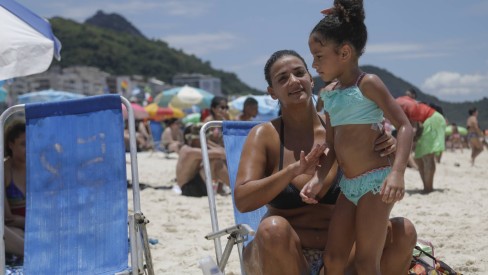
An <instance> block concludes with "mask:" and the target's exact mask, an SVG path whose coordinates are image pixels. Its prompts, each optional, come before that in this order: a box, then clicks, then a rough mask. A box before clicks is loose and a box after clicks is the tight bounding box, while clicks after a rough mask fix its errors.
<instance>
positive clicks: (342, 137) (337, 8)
mask: <svg viewBox="0 0 488 275" xmlns="http://www.w3.org/2000/svg"><path fill="white" fill-rule="evenodd" d="M324 13H325V17H324V18H323V19H322V20H320V22H319V23H318V24H317V25H316V26H315V27H314V28H313V30H312V32H311V34H310V36H309V42H308V45H309V49H310V52H311V53H312V55H313V65H312V67H313V68H314V69H315V70H316V71H317V73H318V74H319V76H320V78H321V79H322V80H324V82H327V81H334V82H333V83H332V84H330V85H329V86H328V87H327V89H328V91H327V92H325V93H322V100H323V101H324V109H325V112H326V117H327V122H326V124H327V138H326V140H327V144H328V145H329V149H330V151H329V153H328V155H327V158H329V159H337V162H338V163H339V167H340V168H341V169H342V171H343V173H344V177H342V179H341V180H340V183H339V186H340V188H341V194H340V195H339V197H338V199H337V206H336V209H335V211H334V214H333V216H332V224H331V226H330V228H329V232H328V234H329V235H328V239H329V240H328V242H327V247H326V252H325V256H324V262H325V266H326V270H327V274H328V275H330V274H338V275H339V274H340V275H342V274H344V273H345V271H346V268H347V266H348V262H349V256H350V253H351V249H352V247H353V245H354V244H355V249H356V251H355V252H356V259H355V261H354V264H355V266H356V268H357V269H358V270H361V274H382V273H386V274H393V273H387V272H382V271H381V258H382V255H383V249H384V242H385V237H386V236H387V224H388V218H389V216H390V211H391V209H392V208H393V205H394V203H395V202H396V201H399V200H401V199H402V198H403V196H404V193H405V182H404V173H405V169H406V167H407V162H408V157H409V154H410V148H411V147H412V138H413V130H412V126H411V125H410V122H409V120H408V119H407V116H406V115H405V114H404V112H403V110H402V109H401V108H400V106H399V105H398V104H397V103H396V102H395V99H394V98H393V96H392V95H391V94H390V93H389V91H388V89H387V88H386V86H385V84H384V83H383V82H382V81H381V79H380V78H378V76H376V75H372V74H367V73H365V72H362V71H361V69H360V68H359V64H358V60H359V58H360V56H361V55H362V53H363V52H364V48H365V45H366V40H367V29H366V25H365V24H364V18H365V16H364V8H363V1H362V0H352V1H351V0H335V1H334V6H333V7H332V8H330V9H328V10H325V11H324ZM383 116H385V117H386V118H387V119H388V120H389V121H390V122H391V123H392V124H393V125H394V126H395V128H396V129H397V130H398V132H397V139H398V144H397V145H398V149H397V153H396V157H395V158H394V159H390V158H383V157H381V156H380V155H379V154H378V153H377V152H375V151H374V150H373V148H372V146H370V145H369V144H372V143H373V142H374V140H375V139H377V138H378V136H380V135H381V134H382V133H383V131H384V130H383V124H382V122H383V119H384V117H383ZM329 161H330V160H329ZM325 167H327V164H326V165H325ZM323 185H324V181H323V180H322V179H321V178H320V177H319V178H318V180H312V181H310V182H309V183H307V185H306V186H305V187H303V189H302V192H301V195H302V197H303V199H304V201H305V202H309V203H317V199H316V195H317V194H320V191H321V190H322V189H323ZM394 274H401V273H394Z"/></svg>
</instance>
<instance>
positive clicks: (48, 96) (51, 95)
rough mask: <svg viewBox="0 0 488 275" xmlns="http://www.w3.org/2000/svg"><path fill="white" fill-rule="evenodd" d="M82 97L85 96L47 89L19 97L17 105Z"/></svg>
mask: <svg viewBox="0 0 488 275" xmlns="http://www.w3.org/2000/svg"><path fill="white" fill-rule="evenodd" d="M83 97H85V95H82V94H77V93H70V92H65V91H56V90H52V89H49V90H44V91H39V92H30V93H26V94H23V95H19V97H18V98H17V101H18V103H19V104H25V103H33V102H52V101H63V100H70V99H78V98H83Z"/></svg>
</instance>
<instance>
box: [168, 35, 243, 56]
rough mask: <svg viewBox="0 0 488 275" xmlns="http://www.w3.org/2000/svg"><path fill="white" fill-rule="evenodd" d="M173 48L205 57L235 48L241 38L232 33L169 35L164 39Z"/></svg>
mask: <svg viewBox="0 0 488 275" xmlns="http://www.w3.org/2000/svg"><path fill="white" fill-rule="evenodd" d="M161 40H163V41H166V42H168V43H169V44H170V46H171V47H174V48H178V49H183V51H185V52H186V53H190V54H194V55H197V56H198V55H205V54H209V53H212V52H216V51H222V50H228V49H231V48H233V47H234V45H236V43H237V42H238V41H239V38H238V37H237V36H235V35H233V34H231V33H227V32H220V33H199V34H187V35H169V36H165V37H162V38H161Z"/></svg>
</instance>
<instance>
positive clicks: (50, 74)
mask: <svg viewBox="0 0 488 275" xmlns="http://www.w3.org/2000/svg"><path fill="white" fill-rule="evenodd" d="M109 76H110V74H109V73H106V72H103V71H101V70H100V69H98V68H95V67H87V66H74V67H69V68H64V69H61V68H59V67H57V68H52V69H50V70H49V71H46V72H43V73H40V74H35V75H30V76H25V77H19V78H16V79H14V81H13V83H12V85H11V86H10V94H11V96H13V97H14V98H15V99H16V98H17V96H19V95H22V94H25V93H29V92H35V91H42V90H47V89H53V90H59V91H66V92H72V93H79V94H83V95H98V94H103V93H106V91H107V81H106V80H107V78H108V77H109Z"/></svg>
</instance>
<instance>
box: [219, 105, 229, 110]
mask: <svg viewBox="0 0 488 275" xmlns="http://www.w3.org/2000/svg"><path fill="white" fill-rule="evenodd" d="M219 109H220V110H229V106H219Z"/></svg>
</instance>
